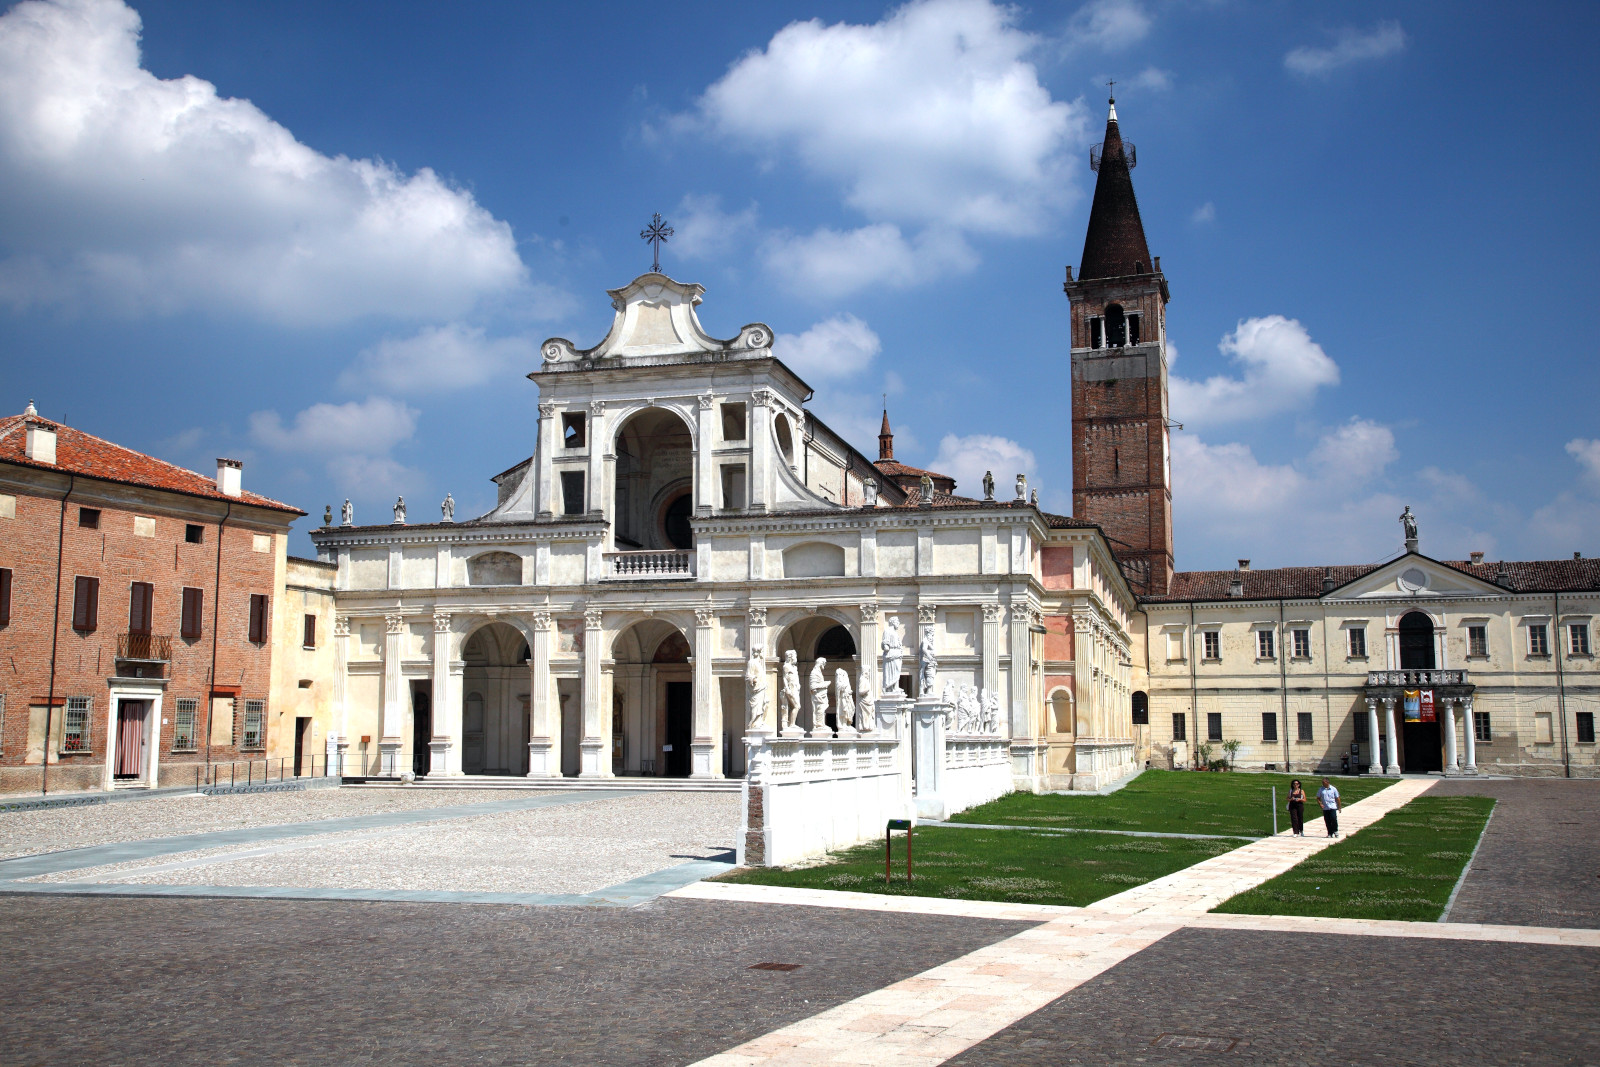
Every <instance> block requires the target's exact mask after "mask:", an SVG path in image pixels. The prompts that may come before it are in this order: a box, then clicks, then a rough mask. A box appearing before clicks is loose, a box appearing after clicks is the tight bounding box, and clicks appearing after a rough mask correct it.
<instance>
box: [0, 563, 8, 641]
mask: <svg viewBox="0 0 1600 1067" xmlns="http://www.w3.org/2000/svg"><path fill="white" fill-rule="evenodd" d="M10 622H11V568H9V567H0V626H5V625H7V624H8V623H10Z"/></svg>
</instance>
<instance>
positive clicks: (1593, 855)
mask: <svg viewBox="0 0 1600 1067" xmlns="http://www.w3.org/2000/svg"><path fill="white" fill-rule="evenodd" d="M1433 794H1434V795H1435V796H1438V795H1441V794H1444V795H1451V796H1489V797H1494V798H1495V800H1496V801H1497V803H1496V804H1495V806H1494V814H1493V815H1492V816H1490V818H1489V826H1488V829H1487V830H1485V831H1484V834H1483V838H1482V841H1481V843H1480V844H1479V846H1478V854H1477V856H1475V857H1474V858H1473V860H1472V869H1471V870H1470V871H1468V872H1467V878H1466V881H1465V882H1463V883H1462V886H1461V892H1460V894H1459V895H1457V897H1456V901H1455V904H1454V905H1452V906H1451V908H1450V914H1449V915H1447V916H1446V918H1447V919H1448V920H1449V921H1451V922H1462V923H1520V924H1524V925H1528V926H1582V927H1588V928H1591V929H1594V928H1600V780H1597V779H1592V778H1590V779H1570V780H1569V779H1550V778H1520V779H1516V778H1513V779H1498V780H1487V781H1469V780H1465V779H1459V778H1457V779H1449V780H1447V781H1443V782H1440V783H1439V784H1438V785H1436V786H1434V787H1433Z"/></svg>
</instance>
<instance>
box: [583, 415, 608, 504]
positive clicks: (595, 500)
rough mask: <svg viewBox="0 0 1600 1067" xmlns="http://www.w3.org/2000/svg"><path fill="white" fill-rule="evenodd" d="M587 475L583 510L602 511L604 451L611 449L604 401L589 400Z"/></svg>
mask: <svg viewBox="0 0 1600 1067" xmlns="http://www.w3.org/2000/svg"><path fill="white" fill-rule="evenodd" d="M588 434H589V477H588V479H587V482H586V484H585V485H584V487H583V493H584V496H585V497H586V498H587V499H585V500H584V502H583V503H584V510H585V511H587V512H588V513H589V514H590V515H599V514H602V513H604V512H605V511H606V510H607V508H606V504H605V499H606V497H605V493H606V453H607V452H609V451H610V450H611V449H610V447H609V445H608V442H607V441H606V402H605V401H604V400H591V401H589V426H588Z"/></svg>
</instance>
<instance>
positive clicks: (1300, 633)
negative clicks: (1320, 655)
mask: <svg viewBox="0 0 1600 1067" xmlns="http://www.w3.org/2000/svg"><path fill="white" fill-rule="evenodd" d="M1292 633H1293V634H1294V654H1295V658H1296V659H1310V658H1311V631H1310V630H1294V631H1292Z"/></svg>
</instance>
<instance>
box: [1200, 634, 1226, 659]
mask: <svg viewBox="0 0 1600 1067" xmlns="http://www.w3.org/2000/svg"><path fill="white" fill-rule="evenodd" d="M1200 639H1201V644H1202V645H1203V646H1204V649H1205V654H1204V656H1203V657H1202V658H1204V659H1221V658H1222V632H1221V631H1220V630H1206V631H1204V632H1203V633H1202V634H1201V635H1200Z"/></svg>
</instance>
